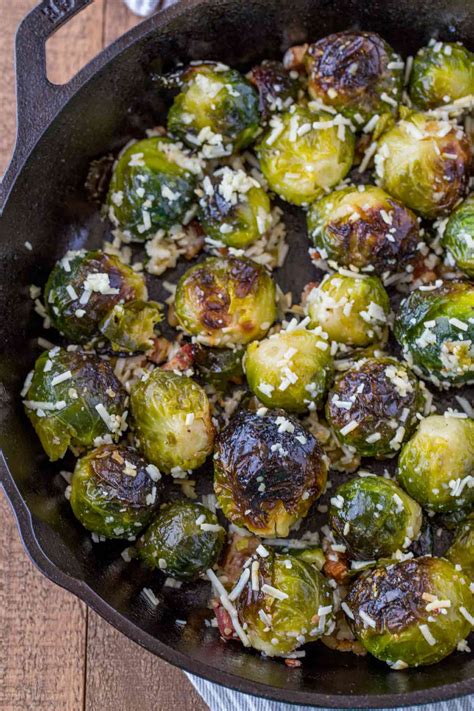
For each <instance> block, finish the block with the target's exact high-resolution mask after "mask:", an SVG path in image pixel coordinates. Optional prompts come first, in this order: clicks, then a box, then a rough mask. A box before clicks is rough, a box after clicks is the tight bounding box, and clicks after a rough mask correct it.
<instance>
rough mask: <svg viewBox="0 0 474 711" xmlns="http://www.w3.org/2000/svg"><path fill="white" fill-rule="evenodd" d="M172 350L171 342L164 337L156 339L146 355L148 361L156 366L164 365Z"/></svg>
mask: <svg viewBox="0 0 474 711" xmlns="http://www.w3.org/2000/svg"><path fill="white" fill-rule="evenodd" d="M170 348H171V342H170V341H168V340H167V339H166V338H163V337H162V336H160V337H157V338H154V339H153V346H152V348H151V349H150V350H149V351H147V354H146V357H147V360H149V361H151V362H152V363H155V364H156V365H161V363H164V362H165V360H166V359H167V357H168V353H169V350H170Z"/></svg>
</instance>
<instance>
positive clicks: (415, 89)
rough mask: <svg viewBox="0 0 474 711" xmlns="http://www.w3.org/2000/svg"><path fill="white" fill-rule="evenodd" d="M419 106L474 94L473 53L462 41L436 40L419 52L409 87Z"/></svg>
mask: <svg viewBox="0 0 474 711" xmlns="http://www.w3.org/2000/svg"><path fill="white" fill-rule="evenodd" d="M408 91H409V94H410V99H411V100H412V101H413V103H414V104H416V106H418V108H420V109H434V108H436V107H437V106H442V105H443V104H446V103H448V104H449V103H451V102H452V101H456V99H462V98H463V97H465V96H469V95H472V94H474V54H472V53H471V52H469V50H467V49H466V48H465V47H463V45H462V44H461V43H460V42H434V43H433V44H430V45H429V46H428V47H422V49H420V50H419V51H418V53H417V54H416V56H415V58H414V61H413V67H412V70H411V75H410V85H409V88H408Z"/></svg>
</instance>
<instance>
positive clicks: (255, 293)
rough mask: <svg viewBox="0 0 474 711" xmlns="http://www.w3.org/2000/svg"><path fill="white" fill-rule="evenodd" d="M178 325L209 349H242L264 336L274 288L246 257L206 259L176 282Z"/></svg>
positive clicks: (261, 269) (270, 319) (271, 312)
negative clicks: (234, 346) (215, 347)
mask: <svg viewBox="0 0 474 711" xmlns="http://www.w3.org/2000/svg"><path fill="white" fill-rule="evenodd" d="M175 309H176V317H177V319H178V321H179V323H180V325H181V327H182V328H183V329H184V330H185V331H186V332H187V333H190V334H191V335H193V336H197V337H199V340H200V341H201V342H203V343H206V344H207V345H211V346H218V347H224V346H229V345H230V346H232V345H233V344H240V345H245V344H246V343H249V342H250V341H253V340H255V339H256V338H257V339H258V338H263V337H264V336H265V334H266V333H267V331H268V329H269V328H270V326H271V325H272V323H273V322H274V320H275V318H276V305H275V284H274V282H273V281H272V278H271V277H270V276H269V274H268V273H267V272H266V270H265V268H264V267H262V266H261V265H259V264H256V263H255V262H252V261H251V260H250V259H245V258H237V257H231V258H229V259H224V258H219V257H210V258H209V259H206V260H204V262H201V263H200V264H196V265H195V266H194V267H191V269H189V270H188V271H187V272H186V273H185V274H183V276H182V277H181V279H180V280H179V282H178V288H177V290H176V300H175Z"/></svg>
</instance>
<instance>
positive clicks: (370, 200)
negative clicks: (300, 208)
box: [307, 185, 421, 275]
mask: <svg viewBox="0 0 474 711" xmlns="http://www.w3.org/2000/svg"><path fill="white" fill-rule="evenodd" d="M307 221H308V234H309V237H310V239H311V240H312V242H313V244H314V246H315V247H316V249H317V250H318V253H319V255H320V256H321V257H322V258H323V259H325V260H328V262H329V264H330V266H334V267H335V268H337V267H355V268H356V269H360V270H361V271H365V272H374V273H375V274H378V275H382V274H383V275H390V274H396V273H398V272H403V271H405V269H406V267H407V266H408V265H409V264H412V263H413V262H414V261H415V260H416V258H417V257H418V256H419V251H418V245H419V243H420V241H421V240H420V234H419V226H418V222H417V219H416V216H415V215H414V214H413V212H412V211H411V210H408V209H407V208H406V207H405V205H403V204H402V203H401V202H399V201H398V200H394V199H393V198H392V197H390V195H388V194H387V193H386V192H385V191H384V190H382V189H381V188H377V187H375V186H374V185H359V186H358V187H347V188H343V189H342V190H335V191H334V192H332V193H330V194H329V195H326V196H324V197H323V198H322V199H321V200H318V201H317V202H315V203H314V204H313V205H311V206H310V208H309V210H308V217H307Z"/></svg>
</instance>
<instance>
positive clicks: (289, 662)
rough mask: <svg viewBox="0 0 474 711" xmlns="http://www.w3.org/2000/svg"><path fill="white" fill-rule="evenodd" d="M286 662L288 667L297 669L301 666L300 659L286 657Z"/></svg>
mask: <svg viewBox="0 0 474 711" xmlns="http://www.w3.org/2000/svg"><path fill="white" fill-rule="evenodd" d="M285 664H286V666H287V667H290V669H296V668H297V667H300V666H301V662H300V660H299V659H285Z"/></svg>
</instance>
